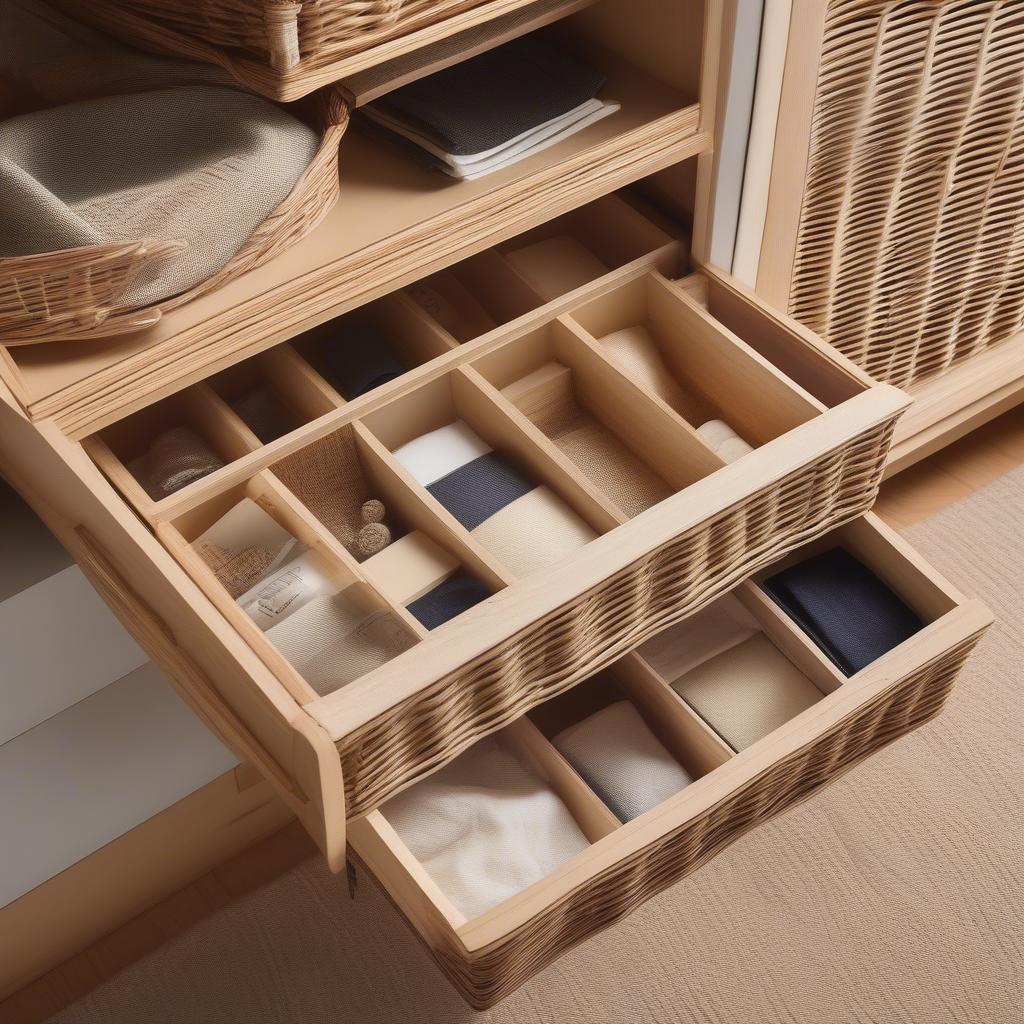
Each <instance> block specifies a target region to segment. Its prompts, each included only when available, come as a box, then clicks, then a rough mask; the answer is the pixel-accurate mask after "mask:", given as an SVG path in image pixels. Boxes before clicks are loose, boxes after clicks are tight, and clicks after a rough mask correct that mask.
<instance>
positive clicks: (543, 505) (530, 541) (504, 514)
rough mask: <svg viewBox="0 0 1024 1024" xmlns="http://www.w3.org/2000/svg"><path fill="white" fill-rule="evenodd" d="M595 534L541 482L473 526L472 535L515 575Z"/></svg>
mask: <svg viewBox="0 0 1024 1024" xmlns="http://www.w3.org/2000/svg"><path fill="white" fill-rule="evenodd" d="M597 536H598V534H597V531H596V530H594V529H593V527H592V526H591V525H590V524H589V523H588V522H586V521H585V520H584V519H582V518H581V517H580V516H578V515H577V514H576V513H575V512H574V511H573V510H572V509H571V508H570V507H569V506H568V505H566V503H565V502H564V501H562V499H561V498H560V497H559V496H558V495H557V494H555V493H554V491H552V490H551V489H550V488H549V487H546V486H544V485H541V486H540V487H535V488H534V489H533V490H532V491H530V492H529V493H527V494H524V495H523V496H522V497H520V498H517V499H516V500H515V501H513V502H511V503H510V504H508V505H506V506H505V507H504V508H502V509H500V510H499V511H498V512H496V513H495V514H494V515H492V516H490V517H489V518H488V519H487V520H485V521H484V522H482V523H481V524H480V525H479V526H477V527H476V529H474V530H473V538H474V539H475V540H476V541H478V542H479V543H480V544H481V545H482V546H483V547H485V548H486V549H487V550H488V551H489V552H490V553H491V554H492V555H494V557H495V558H496V559H497V560H498V561H499V562H500V563H501V564H502V565H503V566H504V567H505V568H506V569H508V570H509V571H510V572H511V573H512V574H513V576H515V577H516V578H517V579H523V578H524V577H526V576H530V575H531V574H533V573H535V572H539V571H540V570H541V569H546V568H547V567H548V566H549V565H553V564H554V563H555V562H558V561H561V560H562V559H563V558H565V557H566V556H567V555H570V554H572V552H574V551H578V550H579V549H580V548H581V547H583V545H584V544H589V543H590V542H591V541H592V540H594V539H595V538H596V537H597Z"/></svg>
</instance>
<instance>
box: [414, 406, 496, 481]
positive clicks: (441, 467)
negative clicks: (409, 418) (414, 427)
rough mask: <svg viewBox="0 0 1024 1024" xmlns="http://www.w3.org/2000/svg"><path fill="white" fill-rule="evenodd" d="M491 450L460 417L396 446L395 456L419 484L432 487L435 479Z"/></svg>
mask: <svg viewBox="0 0 1024 1024" xmlns="http://www.w3.org/2000/svg"><path fill="white" fill-rule="evenodd" d="M491 451H493V449H492V448H491V446H490V445H489V444H487V443H486V442H485V441H484V440H483V439H482V438H480V437H479V436H478V435H477V434H476V433H475V432H474V430H473V429H472V428H471V427H470V426H469V424H468V423H465V422H463V421H462V420H456V421H455V422H454V423H449V424H448V425H447V426H445V427H441V428H440V429H438V430H431V431H430V433H428V434H423V435H421V436H420V437H417V438H415V439H414V440H412V441H410V442H409V443H408V444H403V445H402V446H401V447H400V448H396V449H395V451H394V456H395V458H396V459H397V460H398V461H399V462H400V463H401V464H402V466H404V467H405V469H406V470H407V471H408V472H409V474H410V475H411V476H412V477H413V479H415V480H416V482H417V483H420V484H422V485H423V486H424V487H429V486H430V484H432V483H433V482H434V481H435V480H440V479H441V477H443V476H447V475H448V474H449V473H453V472H454V471H455V470H457V469H459V468H460V467H461V466H464V465H466V463H467V462H472V461H473V460H474V459H478V458H480V456H481V455H486V454H488V452H491Z"/></svg>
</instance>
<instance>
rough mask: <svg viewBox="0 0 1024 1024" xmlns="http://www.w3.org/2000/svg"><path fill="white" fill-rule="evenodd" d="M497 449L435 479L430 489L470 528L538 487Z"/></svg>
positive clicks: (473, 528)
mask: <svg viewBox="0 0 1024 1024" xmlns="http://www.w3.org/2000/svg"><path fill="white" fill-rule="evenodd" d="M536 486H537V484H536V483H534V481H532V480H529V479H528V478H527V477H525V476H523V474H522V473H520V472H519V470H518V469H516V468H515V466H513V465H512V464H511V463H509V462H507V461H506V460H505V459H503V458H502V457H501V456H500V455H498V454H497V452H489V453H488V454H487V455H481V456H480V457H479V458H476V459H473V461H472V462H467V463H466V464H465V465H464V466H460V467H459V468H458V469H456V470H454V471H453V472H451V473H449V474H448V475H447V476H443V477H441V479H440V480H435V481H434V483H432V484H431V485H430V486H429V487H428V488H427V490H428V491H430V493H431V494H432V495H433V496H434V497H435V498H437V500H438V501H439V502H440V503H441V504H442V505H444V507H445V508H446V509H447V510H448V511H449V512H451V514H452V515H453V516H455V518H456V519H457V520H458V521H459V522H460V523H461V524H462V525H463V526H464V527H465V528H466V529H467V530H475V529H476V528H477V527H478V526H479V525H480V524H481V523H482V522H484V521H485V520H487V519H490V518H491V516H493V515H494V514H495V513H496V512H500V511H501V510H502V509H503V508H504V507H505V506H506V505H509V504H511V503H512V502H513V501H515V500H516V499H517V498H521V497H522V496H523V495H524V494H529V493H530V491H532V490H534V489H535V488H536Z"/></svg>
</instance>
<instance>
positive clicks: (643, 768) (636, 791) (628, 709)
mask: <svg viewBox="0 0 1024 1024" xmlns="http://www.w3.org/2000/svg"><path fill="white" fill-rule="evenodd" d="M551 742H552V744H553V745H554V746H555V748H556V749H557V750H558V751H559V752H560V753H561V754H562V755H563V757H565V759H566V760H567V761H568V762H569V763H570V764H571V765H572V766H573V768H575V769H576V771H577V773H578V774H579V776H580V778H581V779H583V781H584V782H585V783H586V784H587V785H588V786H589V787H590V788H591V789H592V790H593V791H594V792H595V793H596V794H597V795H598V796H599V797H600V798H601V800H602V801H603V802H604V804H605V806H606V807H608V809H609V810H611V811H612V813H614V815H615V816H616V817H617V818H618V819H619V821H622V822H626V821H632V820H633V819H634V818H639V817H640V815H641V814H644V813H645V812H647V811H649V810H650V809H651V808H652V807H656V806H657V805H658V804H660V803H663V802H664V801H665V800H667V799H668V798H669V797H670V796H675V794H676V793H678V792H679V791H680V790H683V789H685V788H686V787H687V786H688V785H689V784H690V783H691V782H693V778H692V777H691V776H690V774H689V773H688V772H687V771H686V769H685V768H683V767H682V765H680V764H679V762H678V761H676V759H675V758H674V757H673V756H672V755H671V754H670V753H669V752H668V751H667V750H666V749H665V747H664V746H663V745H662V743H661V741H660V740H659V739H658V737H657V736H655V735H654V733H653V732H651V730H650V729H649V728H648V727H647V723H646V722H645V721H644V720H643V717H642V716H641V715H640V713H639V712H638V711H637V709H636V708H635V707H633V705H632V704H630V703H629V701H625V700H622V701H618V702H617V703H615V704H611V705H609V706H608V707H606V708H602V709H601V710H600V711H598V712H596V713H595V714H593V715H590V717H589V718H585V719H583V721H582V722H577V723H576V724H575V725H571V726H569V728H568V729H563V730H562V731H561V732H560V733H558V735H557V736H555V738H554V739H553V740H552V741H551Z"/></svg>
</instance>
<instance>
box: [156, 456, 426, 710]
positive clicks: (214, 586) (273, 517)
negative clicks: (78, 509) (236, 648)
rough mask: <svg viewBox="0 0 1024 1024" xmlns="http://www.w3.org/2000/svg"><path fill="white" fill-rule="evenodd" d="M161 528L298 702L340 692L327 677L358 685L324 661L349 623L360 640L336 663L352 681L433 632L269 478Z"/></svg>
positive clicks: (269, 475)
mask: <svg viewBox="0 0 1024 1024" xmlns="http://www.w3.org/2000/svg"><path fill="white" fill-rule="evenodd" d="M157 532H158V534H159V536H160V538H161V540H163V542H164V543H165V544H166V545H167V546H168V547H169V548H170V549H171V551H172V553H174V554H175V556H176V557H177V558H178V559H179V561H181V562H182V564H184V565H185V566H186V567H187V568H188V569H189V571H190V572H191V573H192V575H193V576H194V577H195V578H196V580H197V581H198V582H199V583H200V585H201V586H202V587H203V589H204V590H205V591H206V592H207V594H208V596H209V597H210V598H211V600H213V602H214V604H216V605H217V607H218V608H219V609H220V611H221V612H222V613H223V614H224V615H225V617H226V618H227V619H228V620H229V621H230V622H231V623H232V625H234V627H235V628H236V629H237V630H238V631H239V632H240V633H241V634H242V636H243V637H245V639H246V640H247V641H248V642H249V643H250V644H251V645H252V647H253V648H254V650H255V651H256V652H257V654H259V656H260V657H261V659H262V660H263V661H264V663H265V664H266V665H267V666H268V667H269V668H270V669H271V670H272V671H273V672H274V673H275V674H276V675H277V676H278V678H279V679H281V681H282V682H283V683H284V684H285V686H287V687H288V689H289V691H290V692H291V693H292V694H293V695H294V696H295V697H296V699H297V700H299V701H300V703H306V702H308V701H310V700H314V699H316V697H317V696H322V695H323V694H324V693H325V692H331V689H334V688H337V687H336V686H334V685H328V682H329V681H333V680H335V679H337V680H343V681H341V682H339V683H338V685H346V684H347V683H348V682H350V681H352V679H351V678H346V677H345V676H344V674H342V675H339V676H336V677H335V676H333V675H330V673H331V672H334V671H335V670H334V669H333V668H330V667H329V666H325V665H320V664H318V663H317V659H316V651H315V645H316V644H317V643H318V642H320V643H322V644H323V645H326V644H329V643H334V642H340V641H341V639H342V637H341V636H338V637H334V636H332V635H331V632H330V631H331V629H332V628H335V627H336V628H338V629H339V631H340V630H341V629H342V628H343V627H344V628H347V627H349V626H350V627H351V630H350V632H352V633H353V635H354V636H356V637H357V638H358V639H357V641H353V642H352V643H350V644H349V645H348V646H347V647H346V646H342V647H340V648H339V650H338V652H337V653H338V661H339V664H340V663H341V661H343V660H344V659H343V657H342V656H343V655H347V656H348V658H349V659H350V660H351V664H349V665H345V666H344V670H345V672H352V671H355V672H356V673H357V674H356V675H355V676H353V677H352V678H357V677H358V674H362V672H359V671H358V669H354V668H353V666H365V671H369V670H371V669H372V668H373V667H375V662H376V663H379V664H383V663H384V661H385V660H388V658H387V656H386V654H387V652H388V651H391V654H390V656H394V655H396V654H398V653H401V651H402V650H405V649H407V648H408V647H410V646H412V645H413V644H414V643H415V641H416V639H417V638H418V637H420V636H424V635H426V630H425V629H423V628H422V627H420V626H419V625H418V624H417V623H416V620H415V619H413V618H412V616H410V615H409V614H408V613H407V612H406V611H405V609H404V608H402V607H401V606H400V605H394V604H392V603H390V602H389V601H388V599H387V598H385V597H384V596H382V595H381V593H380V592H379V591H377V590H376V589H375V588H374V587H373V586H372V584H370V583H368V582H367V580H366V579H365V577H364V576H363V574H362V573H361V572H360V570H359V567H358V565H357V563H356V562H355V560H354V559H353V558H352V557H351V556H350V555H349V554H348V552H347V551H346V550H345V549H344V548H343V547H342V546H341V545H340V544H338V543H337V541H336V539H335V538H334V537H333V536H332V535H331V534H329V533H328V532H327V531H326V530H325V529H324V527H323V525H322V524H321V523H319V522H318V521H317V520H316V519H314V518H313V517H312V516H311V515H310V513H309V511H308V510H307V509H306V508H305V507H304V506H303V505H302V504H301V502H299V501H298V500H297V499H296V498H295V496H294V495H292V494H291V493H290V492H289V491H288V490H287V489H286V488H285V487H284V486H283V485H282V484H281V482H280V481H279V480H278V479H277V478H276V477H275V476H274V475H273V474H272V473H269V472H263V473H261V474H259V475H258V476H256V477H253V478H252V479H251V480H249V481H248V482H247V483H246V484H243V485H241V486H239V487H236V488H233V489H231V490H230V491H227V492H225V493H223V494H221V495H219V496H218V497H217V498H216V499H215V500H211V501H210V502H208V503H206V504H205V505H203V506H201V507H200V508H198V509H195V510H193V511H191V512H188V513H186V514H184V515H182V516H180V517H179V518H178V519H176V520H175V521H174V522H173V523H161V524H159V525H158V527H157ZM336 595H341V596H340V598H336ZM314 605H315V606H316V607H313V606H314ZM378 613H384V614H383V615H380V614H378ZM296 623H299V624H300V625H299V626H297V625H296ZM282 626H283V627H284V631H283V633H282V629H281V627H282ZM307 665H311V666H315V667H313V668H309V669H308V670H307V669H306V668H304V666H307ZM307 677H309V678H307Z"/></svg>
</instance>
